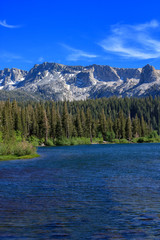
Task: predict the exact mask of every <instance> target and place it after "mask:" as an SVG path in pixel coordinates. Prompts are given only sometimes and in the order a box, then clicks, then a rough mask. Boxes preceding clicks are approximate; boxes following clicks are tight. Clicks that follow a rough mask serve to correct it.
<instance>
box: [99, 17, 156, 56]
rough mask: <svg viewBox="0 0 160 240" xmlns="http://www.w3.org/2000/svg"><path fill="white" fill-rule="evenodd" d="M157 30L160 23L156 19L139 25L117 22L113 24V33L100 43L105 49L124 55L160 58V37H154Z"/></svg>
mask: <svg viewBox="0 0 160 240" xmlns="http://www.w3.org/2000/svg"><path fill="white" fill-rule="evenodd" d="M155 30H160V24H159V22H158V21H156V20H152V21H151V22H148V23H144V24H138V25H127V24H116V25H114V26H112V28H111V34H110V35H109V36H108V37H107V38H106V39H104V40H102V41H101V42H100V43H99V45H100V46H101V47H102V48H103V49H104V50H105V51H107V52H111V53H114V54H116V55H119V56H122V57H127V58H135V59H151V58H159V57H160V39H156V38H155V37H154V31H155Z"/></svg>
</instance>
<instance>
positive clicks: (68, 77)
mask: <svg viewBox="0 0 160 240" xmlns="http://www.w3.org/2000/svg"><path fill="white" fill-rule="evenodd" d="M0 90H3V92H4V91H10V92H12V93H14V92H15V91H17V90H18V91H19V92H22V93H23V92H26V93H28V94H30V95H34V96H39V97H41V98H44V99H54V100H65V99H66V100H81V99H86V98H100V97H110V96H113V95H116V96H118V97H125V96H129V97H131V96H135V97H143V96H148V95H152V96H154V95H160V70H155V68H154V67H153V66H150V65H149V64H148V65H146V66H145V67H143V68H137V69H136V68H135V69H134V68H113V67H110V66H107V65H95V64H94V65H90V66H87V67H83V66H66V65H62V64H57V63H48V62H45V63H43V64H39V65H38V64H36V65H35V66H34V67H33V68H32V69H31V70H30V71H29V72H27V71H23V70H19V69H16V68H12V69H8V68H5V69H4V70H1V71H0ZM0 95H1V94H0Z"/></svg>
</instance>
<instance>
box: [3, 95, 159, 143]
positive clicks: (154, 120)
mask: <svg viewBox="0 0 160 240" xmlns="http://www.w3.org/2000/svg"><path fill="white" fill-rule="evenodd" d="M0 123H1V124H0V132H1V138H2V139H1V140H3V141H6V140H8V139H10V138H12V137H13V135H17V134H18V135H21V136H22V137H23V138H25V139H27V140H30V141H31V140H32V139H34V138H38V139H40V140H41V143H45V144H47V142H52V143H54V144H56V143H57V142H58V141H60V140H62V139H63V138H65V139H70V138H73V137H74V138H76V137H79V138H89V139H90V141H91V142H92V139H94V138H101V139H102V138H103V140H104V141H112V140H113V139H127V140H129V141H130V140H132V139H133V138H137V137H144V136H149V135H150V134H151V132H153V130H157V132H158V134H159V133H160V97H156V98H155V99H153V98H152V97H147V98H141V99H138V98H116V97H112V98H102V99H95V100H86V101H73V102H53V101H45V102H27V103H17V102H16V101H15V100H14V101H13V102H11V101H9V100H8V101H1V102H0Z"/></svg>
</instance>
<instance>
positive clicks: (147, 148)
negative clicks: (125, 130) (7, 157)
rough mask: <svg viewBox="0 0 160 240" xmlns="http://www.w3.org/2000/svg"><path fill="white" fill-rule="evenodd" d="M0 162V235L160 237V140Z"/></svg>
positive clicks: (46, 150)
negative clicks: (157, 141) (155, 142)
mask: <svg viewBox="0 0 160 240" xmlns="http://www.w3.org/2000/svg"><path fill="white" fill-rule="evenodd" d="M39 154H40V155H41V157H40V158H37V159H32V160H15V161H5V162H0V239H5V240H6V239H27V240H28V239H73V240H74V239H75V240H79V239H93V240H96V239H136V240H137V239H145V240H147V239H160V144H131V145H129V144H128V145H127V144H126V145H116V144H115V145H91V146H73V147H53V148H40V149H39Z"/></svg>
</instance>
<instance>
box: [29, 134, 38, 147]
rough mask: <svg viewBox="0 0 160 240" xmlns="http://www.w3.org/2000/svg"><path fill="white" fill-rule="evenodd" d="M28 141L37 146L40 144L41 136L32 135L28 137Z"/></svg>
mask: <svg viewBox="0 0 160 240" xmlns="http://www.w3.org/2000/svg"><path fill="white" fill-rule="evenodd" d="M28 141H29V142H30V143H32V145H33V146H35V147H36V146H39V145H40V140H39V138H37V137H35V136H30V137H29V138H28Z"/></svg>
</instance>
